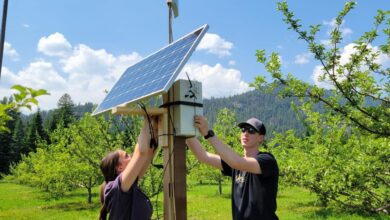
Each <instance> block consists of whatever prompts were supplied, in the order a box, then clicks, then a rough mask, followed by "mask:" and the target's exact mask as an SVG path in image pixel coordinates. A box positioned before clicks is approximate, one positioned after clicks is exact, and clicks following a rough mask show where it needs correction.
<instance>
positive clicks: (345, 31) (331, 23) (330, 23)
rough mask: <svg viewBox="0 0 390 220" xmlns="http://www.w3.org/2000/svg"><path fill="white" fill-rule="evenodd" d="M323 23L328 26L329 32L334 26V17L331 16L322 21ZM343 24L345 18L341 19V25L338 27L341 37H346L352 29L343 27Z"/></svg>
mask: <svg viewBox="0 0 390 220" xmlns="http://www.w3.org/2000/svg"><path fill="white" fill-rule="evenodd" d="M323 24H324V25H326V26H328V27H329V30H328V34H330V33H331V31H332V30H333V29H334V28H335V27H336V19H335V18H333V19H332V20H330V21H324V22H323ZM344 24H345V20H343V21H342V22H341V25H340V28H339V30H340V32H341V35H342V37H346V36H348V35H351V34H352V33H353V31H352V30H351V29H350V28H347V27H344Z"/></svg>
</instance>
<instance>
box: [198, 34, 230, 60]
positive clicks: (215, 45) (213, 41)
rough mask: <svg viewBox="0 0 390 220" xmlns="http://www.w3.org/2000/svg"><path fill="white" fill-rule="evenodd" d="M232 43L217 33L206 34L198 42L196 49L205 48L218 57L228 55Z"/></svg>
mask: <svg viewBox="0 0 390 220" xmlns="http://www.w3.org/2000/svg"><path fill="white" fill-rule="evenodd" d="M232 48H233V43H231V42H229V41H226V40H225V39H223V38H221V37H220V36H219V35H217V34H208V33H207V34H206V35H205V36H204V37H203V39H202V41H201V42H200V43H199V46H198V48H197V50H206V51H207V52H208V53H211V54H215V55H217V56H219V57H224V56H230V55H231V53H230V50H231V49H232Z"/></svg>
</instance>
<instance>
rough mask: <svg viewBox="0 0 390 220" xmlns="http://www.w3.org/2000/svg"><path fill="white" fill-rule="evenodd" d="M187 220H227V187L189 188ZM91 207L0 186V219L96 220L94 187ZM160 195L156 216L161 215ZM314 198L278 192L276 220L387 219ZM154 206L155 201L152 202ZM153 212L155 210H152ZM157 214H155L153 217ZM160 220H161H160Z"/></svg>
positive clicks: (76, 197) (79, 197)
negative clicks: (319, 204) (342, 210)
mask: <svg viewBox="0 0 390 220" xmlns="http://www.w3.org/2000/svg"><path fill="white" fill-rule="evenodd" d="M187 191H188V192H187V216H188V219H194V220H195V219H197V220H198V219H199V220H200V219H207V220H208V219H210V220H213V219H231V207H230V195H229V192H230V185H228V184H226V185H224V186H223V192H224V193H223V195H222V196H220V195H218V186H217V185H192V186H190V187H189V188H188V189H187ZM93 193H94V195H93V203H92V204H88V203H87V202H86V192H85V191H83V190H78V191H75V192H72V193H70V194H69V195H66V196H65V197H64V198H61V199H49V198H48V197H47V194H45V193H42V192H40V191H39V190H38V189H35V188H31V187H27V186H22V185H17V184H13V183H6V182H0V195H1V196H0V219H28V220H33V219H97V216H98V212H99V208H100V205H99V202H98V187H96V188H94V190H93ZM161 200H162V195H160V196H159V202H158V208H159V210H158V213H159V215H160V216H161V215H162V209H163V204H162V202H161ZM314 201H315V196H314V195H312V194H310V193H309V192H307V191H306V190H303V189H301V188H288V189H281V190H280V191H279V196H278V211H277V214H278V216H279V218H280V219H282V220H283V219H286V220H292V219H335V220H336V219H341V220H346V219H350V220H352V219H353V220H360V219H364V220H366V219H380V220H382V219H390V216H389V215H387V216H386V215H381V216H360V215H356V214H348V213H335V212H334V211H332V210H327V209H322V208H320V207H317V206H315V203H314ZM152 203H153V206H155V198H152ZM154 208H155V207H154ZM156 213H157V211H156V210H155V212H154V215H156ZM160 219H161V218H160Z"/></svg>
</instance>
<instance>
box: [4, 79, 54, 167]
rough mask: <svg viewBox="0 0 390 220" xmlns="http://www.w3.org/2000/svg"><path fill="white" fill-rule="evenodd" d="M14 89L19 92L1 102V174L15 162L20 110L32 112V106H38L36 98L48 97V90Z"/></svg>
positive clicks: (17, 87)
mask: <svg viewBox="0 0 390 220" xmlns="http://www.w3.org/2000/svg"><path fill="white" fill-rule="evenodd" d="M12 89H14V90H17V92H15V93H14V94H13V95H12V96H11V98H9V99H7V98H4V99H3V101H2V102H0V165H1V166H0V167H1V168H0V172H1V173H7V172H8V167H9V164H10V163H12V162H13V161H15V156H16V155H14V153H15V151H14V149H13V148H12V146H11V144H12V143H13V142H14V141H15V140H14V139H13V134H12V133H13V132H14V128H15V127H16V123H17V120H18V118H19V119H20V114H19V110H20V109H21V108H23V107H26V108H28V109H30V110H31V107H32V105H37V104H38V101H37V100H36V97H38V96H41V95H47V94H48V93H47V92H46V90H34V89H32V88H29V87H23V86H20V85H15V86H13V87H12Z"/></svg>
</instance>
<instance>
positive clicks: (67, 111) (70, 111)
mask: <svg viewBox="0 0 390 220" xmlns="http://www.w3.org/2000/svg"><path fill="white" fill-rule="evenodd" d="M74 109H75V105H74V103H73V100H72V98H71V97H70V95H69V94H67V93H65V94H64V95H62V96H61V97H60V99H59V100H58V102H57V109H55V110H54V112H53V114H52V117H51V119H50V122H49V128H48V129H49V131H54V130H55V129H56V128H58V126H59V124H60V125H61V126H63V127H65V128H68V127H69V126H70V124H71V123H73V122H74V121H75V120H76V117H75V113H74Z"/></svg>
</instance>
